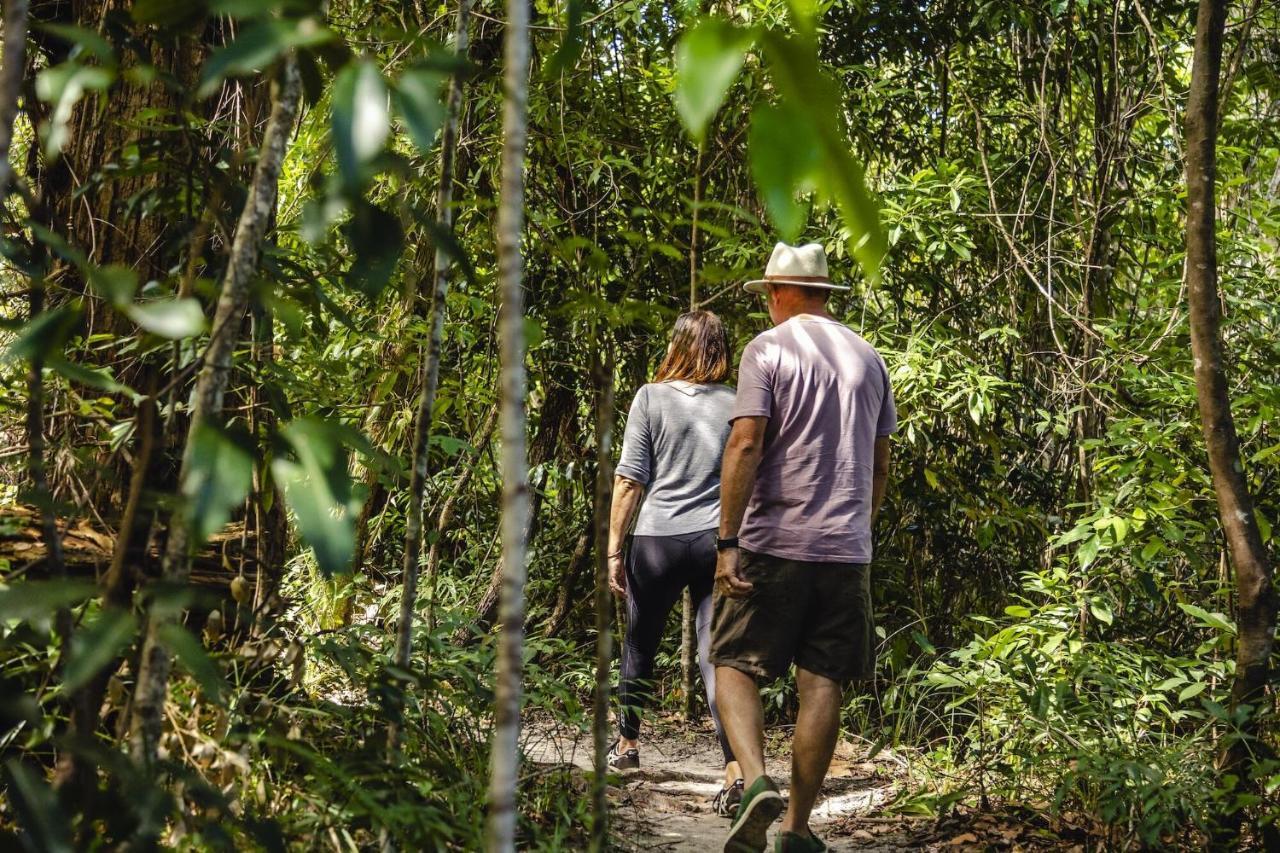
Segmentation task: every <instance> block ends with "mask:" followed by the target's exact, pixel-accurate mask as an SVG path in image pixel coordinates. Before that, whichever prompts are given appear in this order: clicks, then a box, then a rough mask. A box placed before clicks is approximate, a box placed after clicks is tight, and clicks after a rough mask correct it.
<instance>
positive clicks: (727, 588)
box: [716, 548, 753, 598]
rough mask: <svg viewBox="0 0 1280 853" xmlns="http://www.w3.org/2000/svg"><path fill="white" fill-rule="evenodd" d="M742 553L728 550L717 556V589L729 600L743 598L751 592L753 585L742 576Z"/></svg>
mask: <svg viewBox="0 0 1280 853" xmlns="http://www.w3.org/2000/svg"><path fill="white" fill-rule="evenodd" d="M741 556H742V552H741V551H739V550H738V549H737V548H726V549H725V550H723V551H721V552H719V554H717V556H716V589H717V590H719V591H720V594H721V595H727V596H728V597H729V598H743V597H745V596H746V594H747V593H749V592H751V590H752V588H753V587H752V585H751V584H750V583H749V582H748V581H747V580H746V578H744V577H743V576H742V568H741V563H740V560H741Z"/></svg>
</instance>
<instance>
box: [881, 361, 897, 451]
mask: <svg viewBox="0 0 1280 853" xmlns="http://www.w3.org/2000/svg"><path fill="white" fill-rule="evenodd" d="M880 370H881V372H882V373H883V374H884V399H883V400H881V401H880V416H879V417H878V418H876V437H877V438H884V437H885V436H887V435H891V434H892V433H893V432H894V431H895V430H896V429H897V428H898V407H897V406H896V405H894V402H893V386H892V385H890V384H889V368H887V367H885V364H884V359H880Z"/></svg>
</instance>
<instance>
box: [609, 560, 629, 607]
mask: <svg viewBox="0 0 1280 853" xmlns="http://www.w3.org/2000/svg"><path fill="white" fill-rule="evenodd" d="M609 589H611V590H613V594H614V595H616V596H618V597H619V598H623V597H625V596H626V594H627V567H626V564H625V563H623V561H622V555H621V554H610V555H609Z"/></svg>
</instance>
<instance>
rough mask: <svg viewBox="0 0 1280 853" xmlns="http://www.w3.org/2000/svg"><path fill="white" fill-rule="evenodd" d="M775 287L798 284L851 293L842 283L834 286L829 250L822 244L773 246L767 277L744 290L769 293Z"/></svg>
mask: <svg viewBox="0 0 1280 853" xmlns="http://www.w3.org/2000/svg"><path fill="white" fill-rule="evenodd" d="M771 284H798V285H801V286H803V287H816V288H820V289H822V290H848V289H849V288H848V287H846V286H845V285H842V284H832V283H831V276H830V275H829V274H828V273H827V250H826V249H824V248H822V246H821V245H820V244H818V243H809V244H807V245H804V246H788V245H787V244H786V243H779V244H778V245H776V246H774V247H773V255H772V256H770V258H769V265H768V266H766V267H765V268H764V278H758V279H755V280H754V281H749V282H747V283H746V284H744V285H743V286H742V287H743V288H744V289H745V290H746V291H748V292H749V293H768V292H769V285H771Z"/></svg>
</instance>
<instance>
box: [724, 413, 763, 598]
mask: <svg viewBox="0 0 1280 853" xmlns="http://www.w3.org/2000/svg"><path fill="white" fill-rule="evenodd" d="M768 425H769V419H768V418H765V417H744V418H738V419H737V420H735V421H734V422H733V429H732V430H731V431H730V432H729V441H728V443H727V444H726V445H725V448H724V461H723V462H722V463H721V466H720V538H721V539H732V538H733V537H735V536H737V535H738V528H739V527H741V526H742V516H743V515H744V514H745V513H746V511H747V502H748V501H749V500H751V490H752V489H753V488H755V484H756V470H757V469H758V468H759V467H760V457H761V456H763V455H764V431H765V428H766V427H767V426H768ZM716 582H717V583H718V584H719V586H720V591H721V592H722V593H723V594H725V595H728V596H733V597H738V596H742V595H746V594H747V593H748V592H750V591H751V584H749V583H747V581H746V580H744V579H743V578H742V576H741V575H740V574H739V573H738V549H737V548H730V549H727V550H724V551H721V552H720V554H719V557H718V559H717V561H716Z"/></svg>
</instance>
